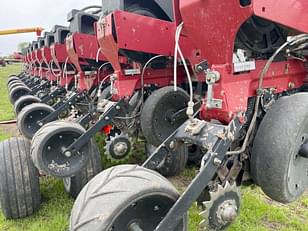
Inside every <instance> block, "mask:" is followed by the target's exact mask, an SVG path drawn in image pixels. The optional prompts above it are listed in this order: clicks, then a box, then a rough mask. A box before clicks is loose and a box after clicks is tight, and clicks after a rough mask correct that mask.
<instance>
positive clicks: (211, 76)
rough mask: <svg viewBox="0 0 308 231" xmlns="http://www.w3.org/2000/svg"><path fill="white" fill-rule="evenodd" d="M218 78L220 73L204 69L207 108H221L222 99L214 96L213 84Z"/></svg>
mask: <svg viewBox="0 0 308 231" xmlns="http://www.w3.org/2000/svg"><path fill="white" fill-rule="evenodd" d="M219 80H220V73H219V72H218V71H212V70H207V71H206V83H207V85H208V90H207V98H206V107H207V108H208V109H215V108H218V109H221V108H222V102H223V101H222V100H221V99H215V98H214V90H213V88H214V85H215V83H216V82H218V81H219Z"/></svg>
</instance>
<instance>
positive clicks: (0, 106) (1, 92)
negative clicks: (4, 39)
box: [0, 64, 21, 121]
mask: <svg viewBox="0 0 308 231" xmlns="http://www.w3.org/2000/svg"><path fill="white" fill-rule="evenodd" d="M20 70H21V65H20V64H14V65H7V66H6V67H0V121H3V120H10V119H13V118H14V112H13V107H12V105H11V103H10V102H9V98H8V90H7V86H6V81H7V77H8V76H9V75H10V74H18V73H20Z"/></svg>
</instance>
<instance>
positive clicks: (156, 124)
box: [153, 94, 187, 145]
mask: <svg viewBox="0 0 308 231" xmlns="http://www.w3.org/2000/svg"><path fill="white" fill-rule="evenodd" d="M185 107H187V99H186V98H185V97H182V96H181V95H176V94H175V95H173V96H172V97H164V98H163V99H162V101H161V102H160V103H159V104H157V107H156V109H155V113H154V117H153V128H154V131H153V132H154V133H155V134H156V136H157V138H158V140H159V141H160V142H159V143H161V142H163V141H164V140H165V139H167V138H168V136H169V135H170V134H171V133H172V132H174V131H175V130H176V129H177V128H178V127H179V126H180V125H181V124H183V122H185V120H186V118H184V119H178V120H176V121H171V117H172V116H173V115H174V114H175V113H176V112H178V111H180V110H182V109H183V108H185ZM157 145H158V144H157Z"/></svg>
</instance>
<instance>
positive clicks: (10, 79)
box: [6, 75, 21, 86]
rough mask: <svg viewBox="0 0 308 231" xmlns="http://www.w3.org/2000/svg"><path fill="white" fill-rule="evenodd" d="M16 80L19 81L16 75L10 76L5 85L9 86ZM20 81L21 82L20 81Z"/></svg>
mask: <svg viewBox="0 0 308 231" xmlns="http://www.w3.org/2000/svg"><path fill="white" fill-rule="evenodd" d="M16 80H20V78H19V77H18V76H16V75H12V76H10V77H9V78H8V80H7V82H6V85H7V86H9V84H10V83H11V82H13V81H16ZM20 81H21V80H20Z"/></svg>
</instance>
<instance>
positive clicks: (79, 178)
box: [63, 141, 102, 199]
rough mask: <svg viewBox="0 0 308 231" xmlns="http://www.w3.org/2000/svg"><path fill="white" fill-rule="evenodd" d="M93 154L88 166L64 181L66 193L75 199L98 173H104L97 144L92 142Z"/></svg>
mask: <svg viewBox="0 0 308 231" xmlns="http://www.w3.org/2000/svg"><path fill="white" fill-rule="evenodd" d="M92 148H93V152H92V153H91V155H90V160H89V162H88V164H87V166H86V167H85V168H84V169H82V170H81V171H80V172H78V173H77V174H76V175H75V176H73V177H67V178H64V179H63V184H64V188H65V191H66V192H67V193H68V194H69V195H70V196H71V197H72V198H74V199H76V198H77V196H78V194H79V193H80V191H81V190H82V188H83V187H84V186H85V185H86V184H87V183H88V182H89V181H90V180H91V179H92V178H93V177H94V176H96V175H97V174H98V173H100V172H101V171H102V160H101V154H100V152H99V149H98V146H97V144H96V143H95V142H94V141H92Z"/></svg>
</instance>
